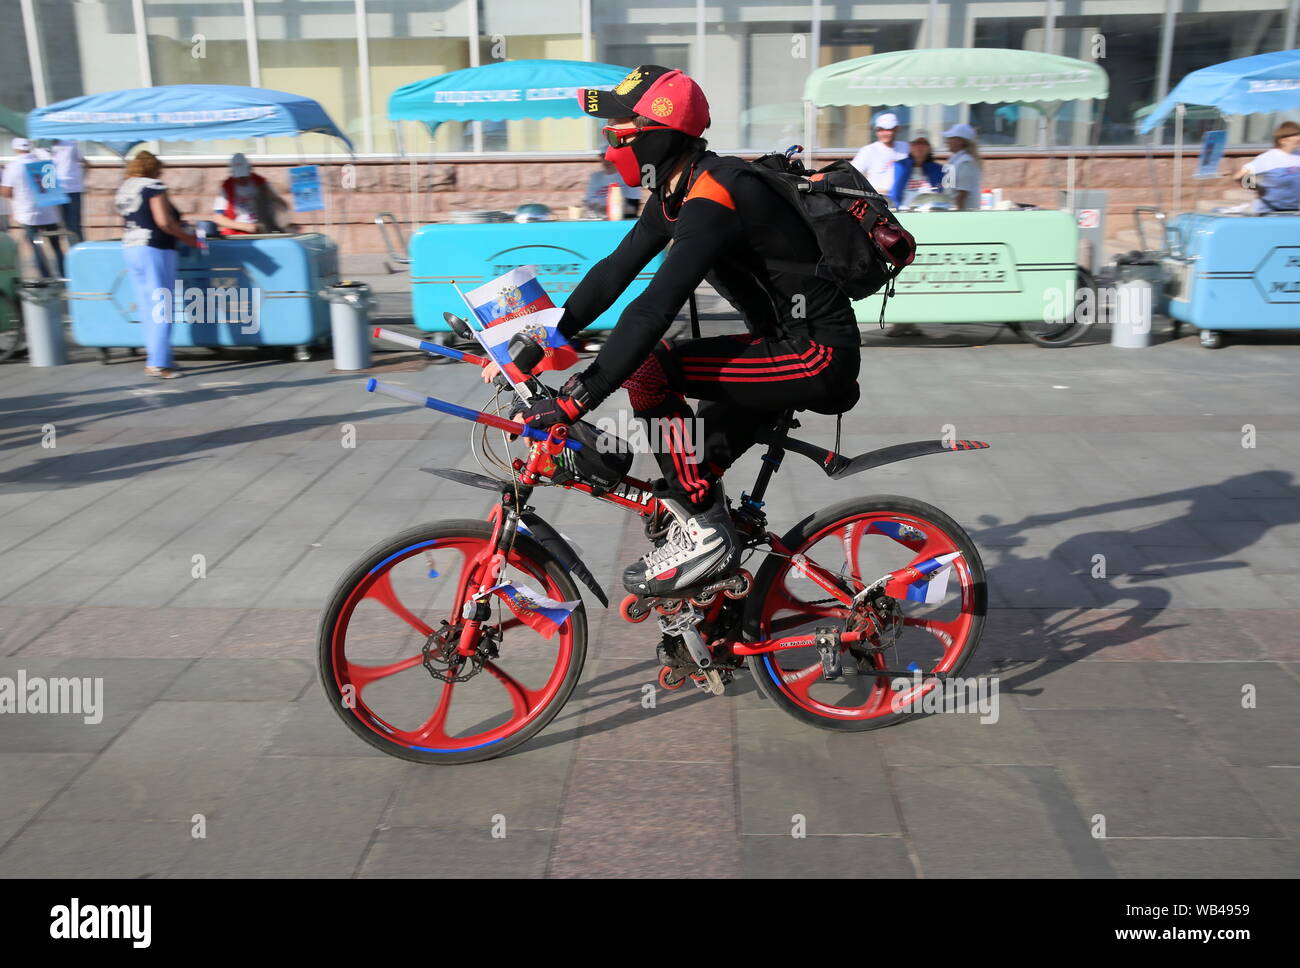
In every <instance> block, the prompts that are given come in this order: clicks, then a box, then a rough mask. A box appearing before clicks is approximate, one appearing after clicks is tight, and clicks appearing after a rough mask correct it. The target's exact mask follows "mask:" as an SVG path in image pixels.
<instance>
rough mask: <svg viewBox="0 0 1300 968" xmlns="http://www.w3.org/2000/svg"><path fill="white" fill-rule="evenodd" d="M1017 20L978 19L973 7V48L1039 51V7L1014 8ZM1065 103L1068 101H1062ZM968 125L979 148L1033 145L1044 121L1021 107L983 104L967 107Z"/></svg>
mask: <svg viewBox="0 0 1300 968" xmlns="http://www.w3.org/2000/svg"><path fill="white" fill-rule="evenodd" d="M1018 6H1020V7H1022V8H1024V9H1023V10H1021V11H1019V12H1022V13H1026V14H1029V13H1031V11H1032V15H1030V16H1020V17H981V16H979V8H978V6H976V8H975V10H976V16H977V18H978V19H976V21H975V30H974V33H973V35H972V36H973V37H974V43H973V45H972V46H974V47H995V48H999V49H1003V50H1038V51H1041V50H1042V49H1043V13H1042V10H1043V6H1042V4H1037V3H1036V4H1032V5H1031V4H1021V5H1018ZM1066 103H1069V102H1066ZM969 118H970V123H971V124H973V125H974V126H975V129H976V130H977V131H978V132H979V141H980V144H981V145H1003V146H1006V145H1036V144H1038V143H1039V142H1040V140H1042V139H1043V137H1045V135H1046V131H1045V129H1044V128H1043V127H1042V123H1043V122H1044V121H1045V118H1044V116H1043V115H1042V114H1040V113H1039V112H1038V111H1037V110H1036V109H1035V108H1033V107H1030V106H1029V105H1024V104H1006V103H1002V102H996V103H995V102H987V103H983V104H972V105H971V106H970V115H969Z"/></svg>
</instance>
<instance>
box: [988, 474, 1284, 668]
mask: <svg viewBox="0 0 1300 968" xmlns="http://www.w3.org/2000/svg"><path fill="white" fill-rule="evenodd" d="M1251 499H1255V500H1268V501H1269V502H1270V505H1269V507H1270V509H1271V513H1269V515H1268V519H1267V520H1266V519H1265V518H1264V517H1262V516H1261V517H1247V516H1242V515H1241V514H1239V513H1234V514H1233V516H1232V517H1230V518H1228V517H1225V510H1226V508H1225V501H1233V500H1237V501H1249V500H1251ZM1182 502H1187V503H1188V505H1189V506H1188V507H1187V508H1186V509H1185V510H1184V511H1183V512H1181V513H1174V514H1172V515H1170V516H1169V517H1167V518H1165V519H1163V520H1161V521H1157V522H1154V523H1152V524H1149V525H1144V526H1141V527H1137V528H1103V529H1098V530H1094V531H1088V532H1083V533H1080V534H1076V535H1073V536H1072V537H1069V538H1067V539H1065V540H1064V541H1062V542H1061V543H1059V544H1058V545H1056V546H1055V547H1054V548H1052V549H1051V551H1049V552H1048V553H1047V554H1045V555H1043V556H1041V557H1033V556H1022V555H1021V554H1019V553H1018V551H1019V549H1021V548H1024V547H1025V546H1026V545H1027V544H1028V540H1027V538H1026V537H1025V535H1026V534H1027V533H1028V532H1032V531H1033V530H1034V529H1036V528H1041V527H1045V526H1047V525H1052V524H1059V523H1067V522H1074V521H1079V520H1081V519H1084V518H1089V517H1095V516H1099V515H1105V514H1110V513H1114V512H1117V511H1129V510H1134V509H1138V508H1146V507H1160V506H1163V505H1166V504H1178V503H1182ZM1233 510H1234V512H1241V511H1247V512H1249V511H1250V505H1249V504H1247V505H1246V507H1244V508H1236V509H1233ZM1296 521H1300V487H1297V486H1296V485H1295V484H1294V483H1293V477H1292V475H1291V474H1290V473H1288V472H1285V471H1276V470H1269V471H1256V472H1253V473H1250V474H1243V475H1238V476H1236V477H1233V478H1229V479H1227V480H1225V481H1223V482H1221V483H1219V484H1206V485H1197V486H1194V487H1186V488H1177V489H1174V490H1169V491H1163V492H1160V493H1158V494H1152V495H1147V496H1144V497H1135V498H1128V499H1124V500H1120V501H1111V502H1107V503H1104V504H1096V505H1090V506H1087V507H1081V508H1076V509H1073V510H1069V511H1062V512H1058V513H1053V514H1033V515H1029V516H1027V517H1025V518H1022V519H1021V520H1019V521H1016V522H1010V523H1003V522H1001V521H999V520H998V519H997V518H995V517H992V516H988V515H986V516H984V517H982V518H981V519H980V525H981V527H979V528H976V529H973V530H972V532H971V536H972V538H973V539H974V540H975V543H976V544H977V545H978V546H980V548H981V549H982V551H983V553H984V555H985V558H986V561H985V565H986V570H987V573H988V577H989V583H990V586H991V587H996V588H999V589H1000V590H1001V591H1002V593H1003V595H1004V596H1012V602H1013V605H1012V607H1011V608H1010V609H1005V610H1004V609H999V610H996V611H995V612H994V614H993V615H992V616H991V619H992V621H991V622H990V625H991V626H992V628H991V629H986V637H987V638H988V639H989V640H990V641H987V642H986V643H985V645H983V646H981V649H980V653H979V659H981V660H982V661H981V662H980V665H981V667H983V668H987V667H988V665H989V663H991V662H992V661H995V660H998V659H1008V660H1012V661H1016V662H1023V663H1031V662H1037V661H1038V660H1041V659H1049V660H1051V661H1053V662H1077V661H1080V660H1082V659H1087V658H1090V657H1092V656H1095V655H1097V654H1098V653H1101V652H1103V651H1105V650H1107V649H1115V648H1118V647H1120V646H1125V645H1129V644H1132V643H1140V642H1142V641H1143V640H1145V639H1150V638H1152V637H1154V636H1155V635H1156V634H1157V633H1160V632H1165V631H1168V630H1171V629H1176V628H1180V627H1182V623H1180V622H1176V621H1173V620H1172V619H1171V618H1169V617H1166V616H1165V615H1164V612H1165V610H1166V609H1167V608H1168V607H1169V603H1170V601H1171V600H1172V596H1171V594H1170V591H1169V589H1168V588H1167V587H1165V586H1163V585H1161V584H1160V583H1159V582H1160V581H1161V580H1168V579H1174V578H1179V577H1183V576H1187V575H1195V574H1210V573H1214V572H1221V571H1229V570H1236V569H1241V568H1249V567H1250V565H1249V562H1247V561H1243V560H1240V559H1238V558H1236V557H1234V556H1235V555H1238V554H1239V553H1241V552H1243V551H1246V550H1247V549H1249V548H1251V547H1253V546H1254V545H1256V544H1257V543H1258V542H1259V541H1260V540H1261V539H1262V538H1263V537H1264V535H1265V534H1266V533H1267V532H1268V531H1269V529H1270V528H1273V527H1275V526H1277V525H1282V524H1290V523H1294V522H1296ZM1194 525H1210V526H1213V530H1212V534H1207V533H1205V532H1198V531H1197V530H1196V529H1195V528H1194V527H1193V526H1194ZM1189 534H1190V535H1191V536H1192V538H1193V540H1189ZM990 553H991V554H992V555H993V557H992V560H991V561H990V560H989V555H990ZM1099 553H1100V554H1104V555H1106V556H1107V561H1106V564H1107V565H1108V566H1109V567H1108V571H1107V574H1106V575H1105V577H1104V578H1101V577H1099V578H1097V579H1094V578H1092V577H1091V576H1092V569H1093V568H1094V567H1095V557H1094V556H1096V555H1098V554H1099ZM1116 559H1118V560H1116ZM1117 564H1118V565H1120V567H1119V568H1118V569H1117V568H1115V567H1114V566H1115V565H1117ZM1060 565H1064V566H1065V567H1066V568H1067V569H1068V570H1069V571H1070V573H1071V574H1072V575H1074V576H1075V578H1076V581H1075V582H1073V583H1072V584H1057V585H1056V586H1055V588H1054V589H1053V591H1054V593H1055V599H1056V600H1055V601H1053V602H1052V604H1050V605H1044V604H1035V605H1030V606H1028V607H1026V606H1017V605H1015V604H1014V602H1015V601H1016V599H1017V598H1019V600H1021V601H1028V602H1033V601H1034V600H1035V593H1037V592H1040V591H1041V590H1042V589H1041V588H1037V587H1033V585H1032V583H1033V581H1034V579H1033V576H1035V575H1046V574H1048V573H1049V572H1050V571H1051V570H1052V567H1053V566H1056V567H1057V570H1058V571H1059V566H1060ZM1026 577H1028V579H1029V583H1030V584H1029V587H1026ZM1121 579H1123V581H1121ZM1035 611H1050V613H1051V614H1050V615H1049V616H1048V617H1047V618H1046V619H1040V618H1038V617H1037V616H1035V614H1034V612H1035ZM990 631H991V632H992V633H993V634H992V635H989V632H990ZM995 650H996V651H995ZM1049 669H1050V666H1043V665H1038V666H1033V667H1026V668H1024V669H1023V671H1022V672H1020V673H1018V674H1017V675H1014V676H1012V677H1010V678H1004V679H1003V686H1004V688H1011V689H1023V687H1024V686H1025V685H1026V684H1027V683H1029V682H1032V681H1033V680H1035V679H1037V678H1039V677H1040V676H1042V675H1045V674H1047V672H1048V671H1049Z"/></svg>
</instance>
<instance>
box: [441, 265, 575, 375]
mask: <svg viewBox="0 0 1300 968" xmlns="http://www.w3.org/2000/svg"><path fill="white" fill-rule="evenodd" d="M465 301H466V302H467V303H469V305H470V308H471V309H473V310H474V315H475V316H476V317H478V319H479V321H480V322H482V323H483V325H484V327H485V328H484V329H483V331H482V332H481V333H480V334H479V336H480V340H481V341H482V342H483V343H484V344H485V345H486V346H487V349H488V352H489V353H491V354H492V357H493V359H495V360H496V362H497V363H498V364H500V365H501V367H502V369H505V368H506V367H507V365H508V364H509V361H510V354H509V352H508V351H507V350H506V346H508V345H509V343H510V340H511V339H512V338H513V337H514V336H515V334H517V333H523V334H524V335H525V336H528V337H531V338H532V339H533V340H535V341H536V342H537V344H538V345H539V346H541V347H542V349H543V351H544V353H545V355H544V357H543V358H542V361H541V362H540V363H538V364H537V365H536V366H535V367H533V370H534V372H538V373H541V372H543V371H545V370H557V371H558V370H567V369H568V368H569V367H571V366H573V365H574V364H575V363H577V362H578V354H577V352H576V351H575V350H574V349H573V347H572V346H570V345H569V343H568V341H567V340H566V339H565V338H564V337H563V336H561V335H560V319H561V317H562V316H563V315H564V310H562V309H556V308H555V304H554V303H552V302H551V297H550V296H548V295H547V294H546V290H544V289H543V288H542V285H541V283H539V282H538V281H537V273H536V268H535V267H534V266H520V267H519V268H517V269H511V270H510V271H509V272H507V273H506V274H505V275H503V276H500V277H498V278H496V279H493V280H492V281H491V282H489V283H487V284H485V285H482V286H479V287H478V288H477V289H472V290H470V291H469V292H468V293H466V294H465ZM508 372H510V376H511V379H512V380H514V381H515V382H516V383H517V382H519V381H520V380H521V379H524V376H516V375H515V373H514V372H513V371H508Z"/></svg>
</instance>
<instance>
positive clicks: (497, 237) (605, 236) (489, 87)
mask: <svg viewBox="0 0 1300 968" xmlns="http://www.w3.org/2000/svg"><path fill="white" fill-rule="evenodd" d="M627 73H628V69H627V68H625V67H616V66H614V65H612V64H591V63H587V62H585V61H566V60H520V61H504V62H501V63H496V64H488V65H485V66H483V67H471V68H467V69H465V70H460V71H452V72H451V73H448V74H442V75H439V76H437V77H431V78H427V79H426V80H423V81H416V82H415V83H412V84H407V85H406V86H404V87H400V88H398V89H397V90H396V91H394V92H393V93H392V95H391V96H390V97H389V99H388V117H389V120H390V121H392V122H394V123H395V124H397V125H398V133H399V142H400V134H401V126H400V124H399V122H402V121H416V122H419V123H421V124H422V125H424V127H425V129H426V130H427V131H428V132H429V133H430V134H432V132H433V131H434V130H435V129H436V128H437V127H438V125H439V124H441V123H443V122H444V121H515V120H521V119H530V118H586V117H587V115H586V114H584V113H583V112H582V109H581V108H580V106H579V104H578V89H579V88H582V87H596V88H606V89H608V88H612V87H613V86H614V85H615V84H617V83H618V82H619V81H621V80H622V79H623V78H624V77H625V76H626V75H627ZM404 153H406V152H404ZM406 154H407V157H408V159H409V160H410V165H411V192H410V194H411V205H410V216H409V222H410V224H411V225H412V226H414V225H415V223H416V221H417V219H418V212H419V205H418V201H419V199H418V192H419V189H418V175H417V170H418V165H419V160H418V158H417V157H416V156H415V155H414V154H411V153H406ZM592 154H593V156H594V154H595V152H594V151H593V153H592ZM430 159H431V160H432V157H431V156H430ZM580 201H581V198H580V196H576V195H575V198H574V202H575V204H576V203H578V202H580ZM375 221H376V222H377V223H378V224H379V225H380V227H381V230H383V231H384V232H385V233H387V231H388V229H389V227H390V226H391V227H392V228H394V229H395V230H397V231H398V245H399V246H400V245H401V242H402V240H401V235H400V229H399V228H398V223H397V220H396V218H395V216H394V215H393V214H392V213H389V212H382V213H380V214H379V215H378V216H376V219H375ZM633 224H634V222H633V221H631V220H623V221H606V220H604V219H581V220H568V221H528V222H523V223H519V222H513V221H511V222H488V223H484V224H458V223H442V224H428V225H422V226H420V227H419V228H418V229H414V231H413V234H412V236H411V240H410V246H409V249H408V252H409V255H408V256H406V257H403V256H402V255H400V254H399V252H398V251H395V249H394V246H393V244H392V242H391V240H388V236H387V235H385V238H386V240H387V244H388V249H389V258H390V260H391V261H392V262H394V263H396V264H397V265H403V266H408V267H409V269H410V272H411V303H412V309H413V315H414V318H415V325H416V326H417V327H418V328H419V329H421V330H424V331H426V332H430V333H434V334H436V335H434V337H433V339H434V340H435V341H439V342H444V343H445V342H451V341H453V339H454V336H453V334H452V333H451V332H450V331H449V327H448V325H447V323H446V321H445V320H444V319H443V313H444V312H446V311H448V310H450V311H452V312H456V313H460V312H462V306H463V304H462V302H461V299H460V297H459V296H458V295H457V294H456V290H455V289H454V288H453V287H452V283H453V282H455V283H456V284H457V285H458V286H459V287H460V288H461V289H462V290H463V291H468V290H470V289H473V288H476V287H477V286H481V285H483V284H484V283H486V282H489V281H490V280H492V279H494V278H496V277H497V276H500V275H503V274H504V273H506V272H509V271H510V270H511V269H514V268H517V267H519V266H524V265H534V266H536V267H537V280H538V282H540V283H541V285H542V288H543V289H545V290H546V292H547V294H548V295H549V296H550V297H551V299H552V300H553V301H554V303H555V304H556V305H557V306H560V305H563V303H564V300H565V299H566V298H567V297H568V294H569V293H570V292H572V291H573V289H574V287H575V286H576V285H577V283H578V281H579V280H581V279H582V277H583V276H584V275H586V273H587V270H588V269H590V268H591V266H592V265H594V264H595V263H596V262H598V261H599V260H601V259H603V258H604V257H605V256H607V255H609V253H610V252H612V251H613V250H614V249H615V247H617V245H618V244H619V242H621V241H622V240H623V237H624V236H625V235H627V233H628V232H629V231H631V229H632V225H633ZM661 262H662V258H661V257H659V256H656V257H655V259H654V260H652V261H651V262H650V264H649V265H647V266H646V267H645V269H643V270H642V271H641V273H640V274H639V275H638V276H637V278H636V280H635V281H634V282H633V283H632V285H630V286H629V287H628V288H627V290H626V291H624V293H623V295H622V296H620V297H619V299H618V300H617V301H616V302H615V303H614V305H613V306H611V307H610V308H609V310H608V311H607V312H605V313H604V315H602V316H601V317H600V318H599V319H598V320H597V321H596V322H595V323H594V324H593V325H592V326H591V327H590V329H592V330H608V329H611V328H613V326H614V324H615V323H616V322H617V321H618V317H619V314H620V313H622V311H623V309H624V307H626V306H627V304H628V303H629V302H631V301H632V299H634V298H635V297H636V296H637V295H638V294H639V293H640V292H641V291H642V290H643V289H644V288H645V286H646V284H647V283H648V282H649V280H650V278H651V277H652V276H653V275H654V273H655V270H656V269H657V268H658V267H659V264H660V263H661Z"/></svg>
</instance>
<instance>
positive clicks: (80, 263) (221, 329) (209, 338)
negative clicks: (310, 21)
mask: <svg viewBox="0 0 1300 968" xmlns="http://www.w3.org/2000/svg"><path fill="white" fill-rule="evenodd" d="M27 127H28V131H29V135H30V137H33V138H69V139H72V140H76V141H98V142H100V143H101V144H104V145H106V146H107V147H109V148H110V149H112V150H113V151H116V152H117V153H118V154H119V155H122V156H123V157H125V155H126V153H127V151H129V150H130V149H131V148H132V147H134V146H135V145H138V144H141V143H142V142H146V141H210V140H216V139H245V138H259V137H269V136H274V135H293V136H298V135H301V134H304V133H308V132H316V133H320V134H325V135H330V136H332V137H335V138H338V139H339V140H340V141H342V142H343V143H344V144H345V145H347V147H348V150H349V152H350V151H351V150H352V143H351V142H350V141H349V140H348V138H347V136H346V135H344V134H343V132H342V131H340V130H339V128H338V127H337V126H336V125H335V124H334V122H333V121H332V120H330V117H329V115H328V114H326V113H325V109H324V108H322V107H321V106H320V105H319V104H318V103H317V102H315V101H313V100H312V99H311V98H307V97H303V96H302V95H299V94H288V93H285V92H283V91H271V90H265V89H262V88H253V87H236V86H228V85H221V84H175V85H164V86H160V87H150V88H138V89H133V90H125V91H110V92H107V93H104V94H91V95H87V96H85V97H79V98H72V99H70V100H67V101H61V102H59V103H58V104H53V105H50V106H49V107H45V108H40V109H38V110H36V111H33V112H31V114H30V115H28V119H27ZM321 181H322V184H324V182H325V181H326V180H325V179H322V180H321ZM203 217H204V216H203V214H200V215H199V216H198V218H199V219H202V218H203ZM178 249H179V258H178V262H177V275H178V277H179V278H178V279H177V285H178V286H179V287H180V289H181V292H182V295H183V296H184V297H185V298H183V299H180V300H177V304H176V306H175V310H174V312H175V317H174V321H173V326H172V335H171V340H172V344H173V345H174V346H213V347H215V346H288V347H293V348H294V353H295V356H296V358H298V359H307V358H308V357H309V356H310V354H311V349H312V347H313V346H314V345H316V344H318V343H321V342H323V341H325V340H327V339H328V336H329V331H330V321H329V304H328V303H327V302H326V301H325V300H324V299H322V298H321V296H320V295H319V293H320V292H321V290H322V289H324V288H326V287H328V286H330V285H332V284H334V283H336V282H338V249H337V247H336V245H335V244H334V242H333V241H332V240H331V239H330V238H329V237H328V236H326V235H324V234H322V233H320V232H303V233H299V234H267V235H239V236H226V237H216V236H214V237H210V238H209V239H208V240H207V250H206V251H200V250H198V249H194V248H190V247H189V246H179V247H178ZM66 271H67V274H68V286H67V293H66V298H67V300H68V304H69V310H70V312H71V316H72V336H73V339H75V340H76V341H77V342H78V343H79V344H80V345H82V346H93V347H98V348H99V350H100V356H101V358H102V359H103V360H104V361H105V362H107V360H108V353H109V349H110V348H111V347H115V346H121V347H134V346H143V345H145V339H144V334H143V332H142V331H141V325H140V307H138V306H137V305H136V294H135V287H134V285H133V284H132V281H131V278H130V274H129V272H128V271H127V268H126V263H125V261H124V259H123V257H122V243H121V241H120V240H114V241H103V242H82V243H80V244H78V245H76V246H74V247H73V248H72V250H71V252H70V253H69V254H68V257H67V259H66ZM195 292H197V293H199V294H200V298H201V300H202V309H203V313H202V315H201V316H200V315H198V314H196V313H194V312H193V311H190V313H189V315H187V305H188V306H189V307H193V306H194V298H193V294H194V293H195ZM195 318H200V319H201V320H202V321H201V322H193V321H191V320H193V319H195Z"/></svg>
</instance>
